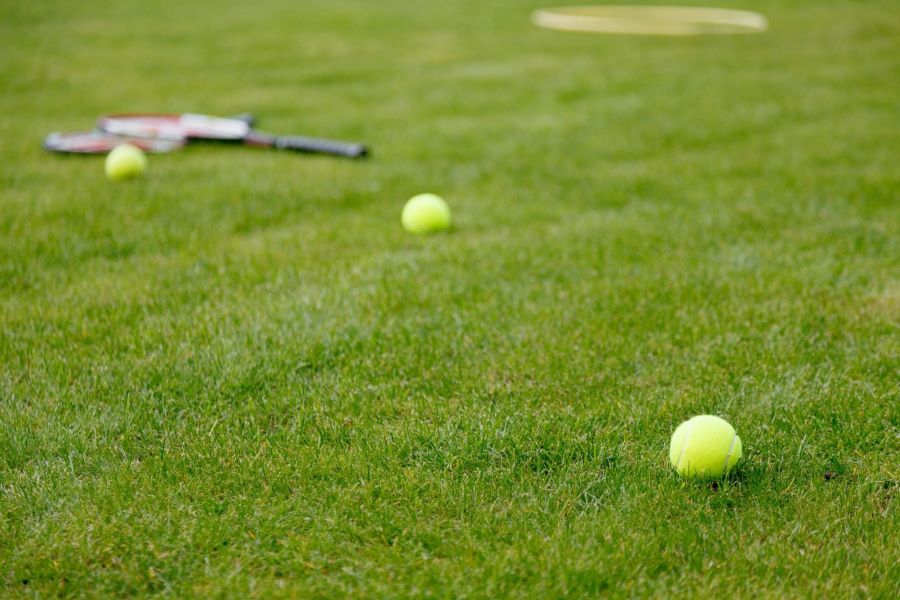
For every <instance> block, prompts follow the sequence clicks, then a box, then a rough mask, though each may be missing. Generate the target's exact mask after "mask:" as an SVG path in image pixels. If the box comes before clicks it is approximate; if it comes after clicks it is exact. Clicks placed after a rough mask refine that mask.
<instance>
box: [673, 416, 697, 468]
mask: <svg viewBox="0 0 900 600" xmlns="http://www.w3.org/2000/svg"><path fill="white" fill-rule="evenodd" d="M693 427H694V421H688V424H687V430H686V431H685V432H684V441H683V442H682V443H681V453H680V454H679V455H678V460H677V461H675V470H676V471H678V472H681V459H682V458H684V452H685V450H687V445H688V440H690V439H691V429H693Z"/></svg>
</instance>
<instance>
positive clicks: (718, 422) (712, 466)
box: [669, 415, 742, 479]
mask: <svg viewBox="0 0 900 600" xmlns="http://www.w3.org/2000/svg"><path fill="white" fill-rule="evenodd" d="M741 451H742V446H741V438H739V437H738V435H737V433H735V431H734V427H732V426H731V425H729V424H728V421H726V420H724V419H720V418H719V417H714V416H712V415H700V416H697V417H694V418H693V419H688V420H687V421H685V422H684V423H682V424H681V425H679V426H678V429H676V430H675V433H673V434H672V444H671V446H669V460H670V461H672V466H673V467H675V470H676V471H677V472H678V474H679V475H683V476H685V477H694V478H697V479H710V478H715V477H721V476H722V475H725V474H726V473H728V472H729V471H730V470H731V469H732V467H734V465H735V464H737V462H738V461H739V460H740V458H741Z"/></svg>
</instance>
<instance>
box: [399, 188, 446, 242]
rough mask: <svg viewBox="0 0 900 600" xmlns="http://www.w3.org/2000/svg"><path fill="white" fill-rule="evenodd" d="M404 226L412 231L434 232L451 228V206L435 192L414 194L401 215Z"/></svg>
mask: <svg viewBox="0 0 900 600" xmlns="http://www.w3.org/2000/svg"><path fill="white" fill-rule="evenodd" d="M400 221H401V222H402V223H403V228H404V229H406V230H407V231H409V232H412V233H434V232H435V231H443V230H445V229H450V207H449V206H447V203H446V202H444V200H443V198H441V197H440V196H436V195H434V194H419V195H418V196H413V197H412V198H410V199H409V201H408V202H407V203H406V206H404V207H403V214H402V215H400Z"/></svg>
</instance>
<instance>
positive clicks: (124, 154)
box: [106, 144, 147, 181]
mask: <svg viewBox="0 0 900 600" xmlns="http://www.w3.org/2000/svg"><path fill="white" fill-rule="evenodd" d="M146 169H147V155H146V154H144V151H143V150H141V149H140V148H138V147H137V146H133V145H132V144H121V145H119V146H116V147H115V148H113V149H112V151H111V152H110V153H109V154H107V155H106V176H107V177H108V178H109V179H111V180H112V181H121V180H123V179H131V178H133V177H139V176H141V175H143V174H144V171H145V170H146Z"/></svg>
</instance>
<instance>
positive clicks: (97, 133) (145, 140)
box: [44, 113, 255, 154]
mask: <svg viewBox="0 0 900 600" xmlns="http://www.w3.org/2000/svg"><path fill="white" fill-rule="evenodd" d="M231 118H232V119H237V120H240V121H243V122H245V123H247V124H248V125H252V124H253V122H254V120H255V118H254V116H253V115H251V114H250V113H244V114H240V115H235V116H234V117H231ZM186 142H187V140H186V139H183V138H182V139H163V138H152V137H132V136H127V135H117V134H115V133H109V132H107V131H101V130H99V129H97V130H94V131H75V132H60V131H57V132H55V133H51V134H50V135H48V136H47V137H46V138H44V149H46V150H50V151H51V152H62V153H66V154H107V153H108V152H110V151H111V150H112V149H113V148H115V147H116V146H118V145H120V144H132V145H135V146H137V147H138V148H140V149H141V150H143V151H144V152H153V153H160V152H171V151H172V150H178V149H179V148H182V147H183V146H184V145H185V143H186Z"/></svg>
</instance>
